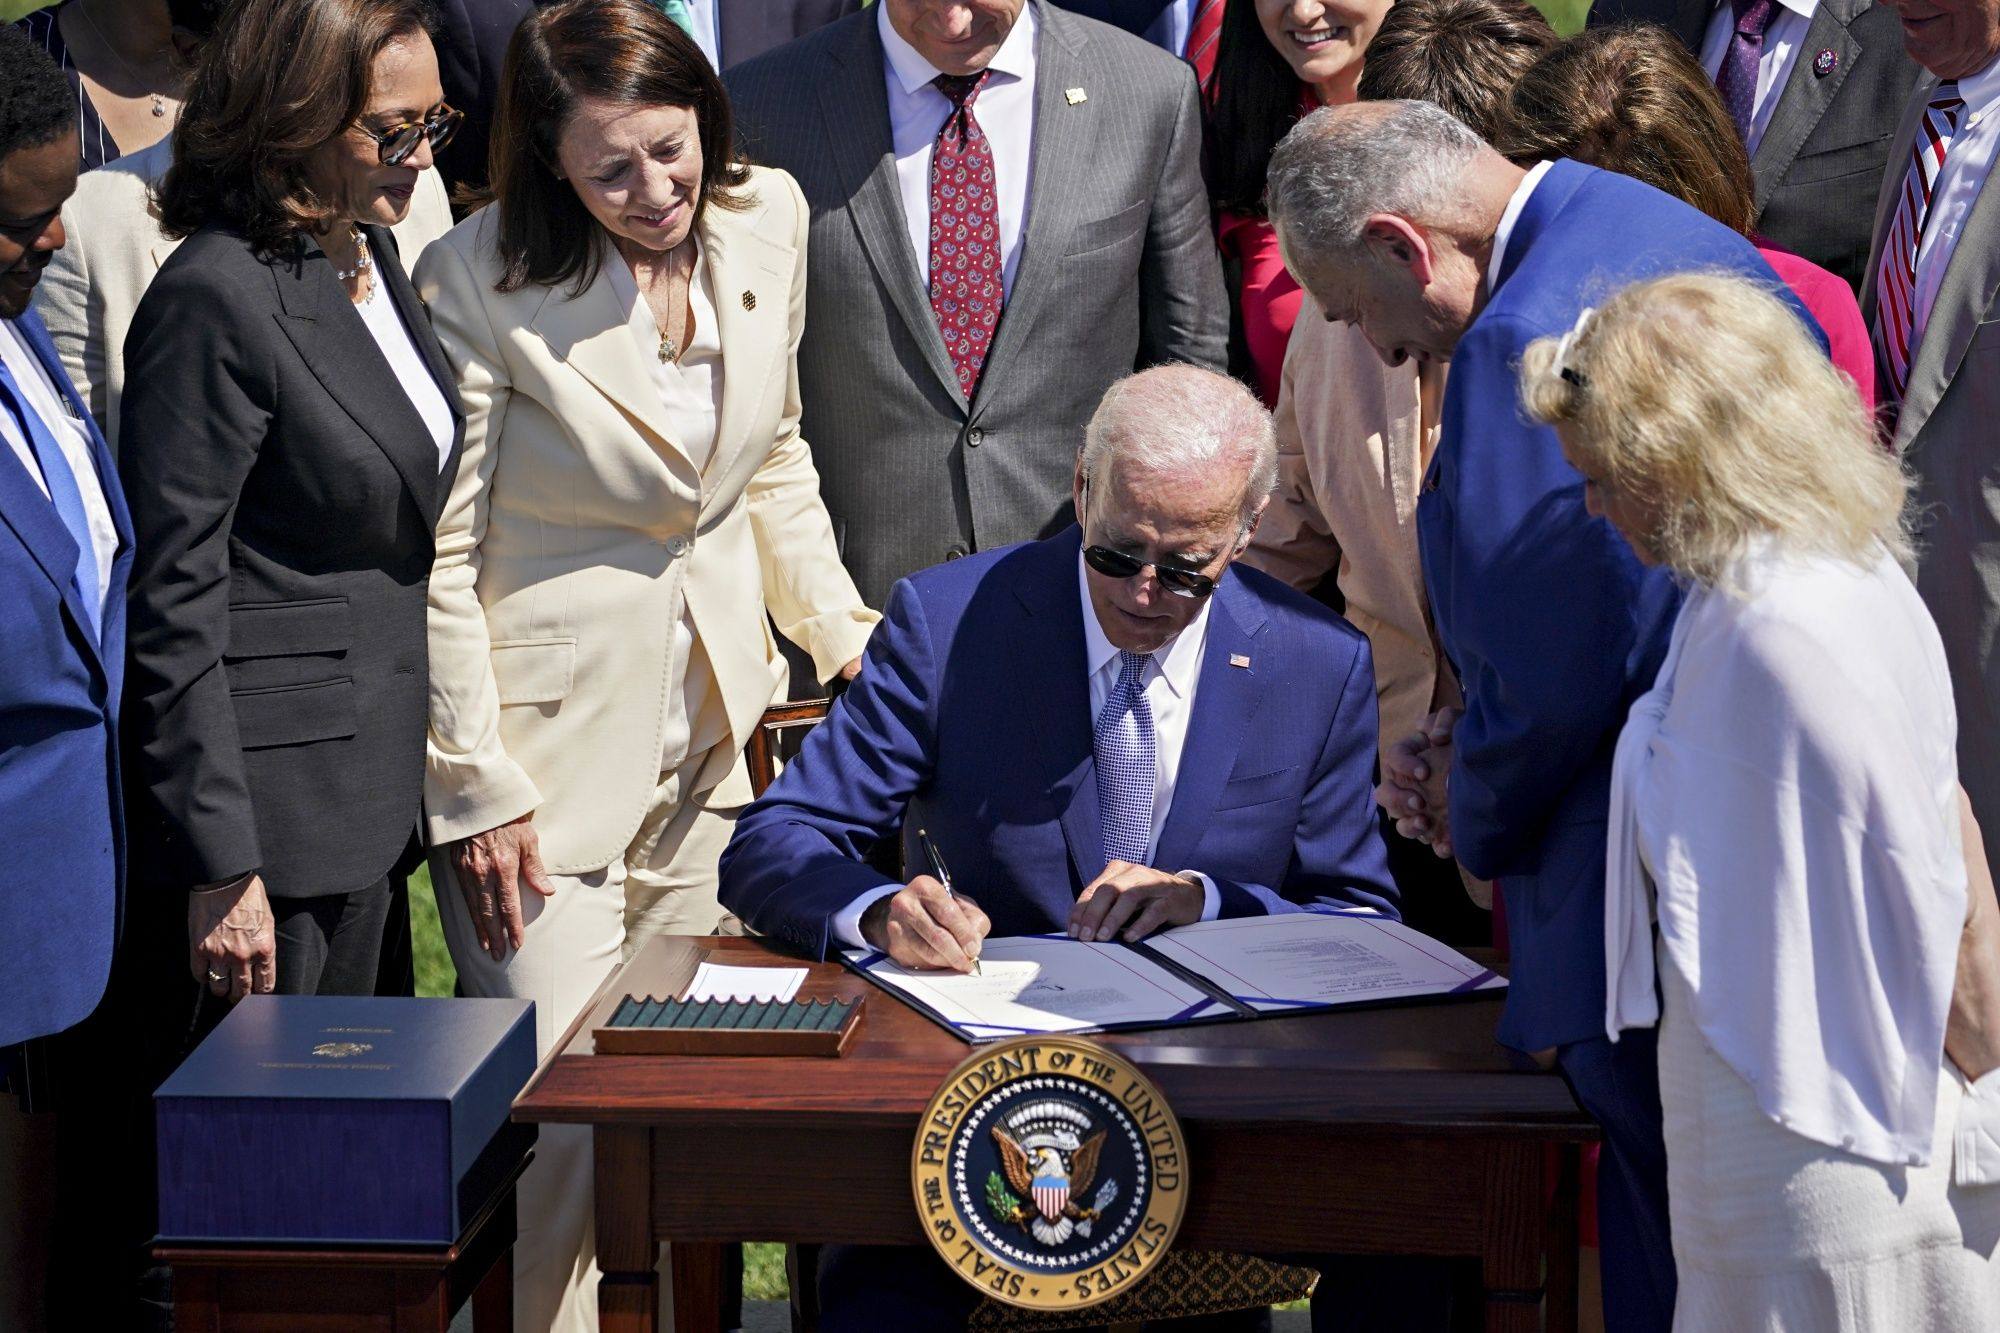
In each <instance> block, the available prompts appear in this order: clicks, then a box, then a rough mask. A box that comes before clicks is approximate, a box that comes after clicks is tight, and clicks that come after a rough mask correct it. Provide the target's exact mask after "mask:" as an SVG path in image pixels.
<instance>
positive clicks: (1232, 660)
mask: <svg viewBox="0 0 2000 1333" xmlns="http://www.w3.org/2000/svg"><path fill="white" fill-rule="evenodd" d="M1229 665H1231V666H1234V667H1247V666H1249V665H1250V654H1248V653H1231V654H1230V655H1229Z"/></svg>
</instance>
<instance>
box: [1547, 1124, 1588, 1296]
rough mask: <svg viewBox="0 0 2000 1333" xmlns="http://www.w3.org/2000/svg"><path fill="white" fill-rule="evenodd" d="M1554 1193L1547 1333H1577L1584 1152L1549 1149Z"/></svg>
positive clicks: (1570, 1145) (1573, 1146)
mask: <svg viewBox="0 0 2000 1333" xmlns="http://www.w3.org/2000/svg"><path fill="white" fill-rule="evenodd" d="M1552 1156H1553V1157H1554V1159H1555V1173H1556V1179H1555V1186H1556V1188H1555V1193H1554V1195H1553V1196H1552V1197H1551V1198H1550V1200H1549V1221H1548V1227H1549V1269H1548V1272H1549V1283H1548V1288H1549V1303H1548V1322H1547V1324H1546V1325H1545V1327H1546V1328H1547V1329H1548V1333H1576V1321H1577V1311H1578V1294H1577V1287H1576V1280H1577V1261H1578V1258H1579V1255H1578V1253H1577V1244H1578V1240H1577V1223H1576V1210H1577V1204H1578V1199H1577V1194H1578V1191H1579V1182H1580V1181H1581V1180H1582V1171H1583V1149H1582V1148H1580V1147H1578V1146H1577V1145H1576V1144H1574V1143H1564V1144H1560V1145H1558V1146H1557V1147H1556V1148H1555V1149H1553V1150H1552Z"/></svg>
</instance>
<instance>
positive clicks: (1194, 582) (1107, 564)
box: [1083, 546, 1215, 597]
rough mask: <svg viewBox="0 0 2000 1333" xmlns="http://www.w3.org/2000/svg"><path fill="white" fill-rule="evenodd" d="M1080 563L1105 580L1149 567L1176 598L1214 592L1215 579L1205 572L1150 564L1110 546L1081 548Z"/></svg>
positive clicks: (1139, 571)
mask: <svg viewBox="0 0 2000 1333" xmlns="http://www.w3.org/2000/svg"><path fill="white" fill-rule="evenodd" d="M1083 563H1084V564H1086V565H1089V566H1090V567H1091V568H1092V569H1094V570H1096V571H1097V572H1098V573H1100V574H1102V575H1104V577H1105V578H1108V579H1129V578H1132V577H1134V576H1136V575H1138V574H1142V573H1144V572H1145V571H1146V570H1149V569H1150V570H1152V571H1153V577H1154V578H1156V579H1158V580H1159V581H1160V586H1161V587H1162V588H1165V589H1166V590H1167V591H1168V592H1170V593H1172V594H1173V595H1174V596H1176V597H1206V596H1208V595H1209V594H1210V593H1212V592H1214V591H1215V580H1214V579H1212V578H1210V577H1209V576H1208V575H1206V574H1197V573H1195V572H1194V571H1193V570H1191V569H1176V568H1174V566H1172V565H1160V564H1150V563H1148V562H1147V561H1144V560H1141V559H1139V558H1138V557H1137V556H1131V555H1126V554H1125V553H1124V552H1123V551H1114V550H1112V549H1111V548H1110V547H1109V546H1086V547H1084V548H1083Z"/></svg>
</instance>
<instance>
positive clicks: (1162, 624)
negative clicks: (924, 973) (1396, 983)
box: [722, 365, 1395, 970]
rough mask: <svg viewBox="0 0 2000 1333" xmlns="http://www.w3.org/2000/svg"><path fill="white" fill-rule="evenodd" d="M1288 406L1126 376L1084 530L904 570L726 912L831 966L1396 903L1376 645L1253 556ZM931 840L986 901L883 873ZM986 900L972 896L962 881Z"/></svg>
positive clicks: (726, 872)
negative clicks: (996, 939) (1016, 941)
mask: <svg viewBox="0 0 2000 1333" xmlns="http://www.w3.org/2000/svg"><path fill="white" fill-rule="evenodd" d="M1273 448H1274V445H1273V443H1272V431H1271V423H1270V418H1269V415H1268V414H1267V413H1265V412H1264V411H1263V410H1262V409H1261V408H1260V407H1259V406H1258V405H1257V403H1256V401H1255V400H1254V399H1253V398H1252V397H1251V396H1250V395H1249V393H1248V392H1247V391H1246V390H1244V389H1243V388H1242V386H1241V385H1238V384H1237V383H1236V382H1235V381H1233V380H1230V379H1227V378H1225V377H1223V376H1220V375H1217V374H1215V373H1214V372H1212V371H1206V370H1200V369H1197V368H1195V367H1192V366H1185V365H1181V366H1163V367H1159V368H1156V369H1154V370H1150V371H1146V372H1143V373H1141V374H1139V375H1134V376H1131V377H1129V378H1127V379H1126V380H1124V381H1122V382H1120V383H1119V384H1117V385H1114V386H1113V388H1112V389H1111V391H1110V392H1109V393H1107V394H1106V395H1105V398H1104V402H1103V405H1102V406H1101V407H1099V409H1098V411H1097V414H1096V415H1095V416H1094V417H1093V418H1092V420H1091V424H1090V428H1089V432H1088V434H1087V436H1086V443H1085V445H1084V449H1083V453H1082V456H1081V458H1080V460H1079V463H1078V468H1077V473H1076V482H1075V498H1076V509H1077V517H1078V519H1079V521H1080V522H1081V523H1082V528H1081V530H1079V529H1077V528H1071V529H1069V530H1068V531H1066V532H1063V533H1060V534H1058V535H1057V536H1054V537H1051V538H1048V539H1047V540H1045V541H1040V542H1033V543H1027V544H1023V545H1018V546H1010V547H1004V548H1002V549H1000V550H996V551H988V552H982V553H981V554H979V555H977V556H971V557H967V558H966V559H963V560H958V561H953V562H949V563H947V564H943V565H939V566H936V567H933V568H931V569H928V570H924V571H922V572H920V573H918V574H915V575H913V576H911V577H910V578H908V579H905V580H903V581H901V582H899V583H898V584H897V585H896V587H895V589H894V591H893V592H892V593H891V594H890V597H889V605H888V609H887V612H886V619H885V620H884V621H883V624H882V626H881V627H880V628H879V629H877V630H876V632H875V635H874V638H873V639H872V640H871V641H870V644H869V648H868V655H867V658H866V665H865V666H864V668H863V670H862V673H861V675H860V677H859V678H858V679H857V680H856V681H855V683H854V685H853V686H852V687H851V688H850V689H849V690H848V691H847V694H846V696H845V697H844V698H843V699H842V700H841V702H840V704H839V705H838V706H837V707H836V708H835V709H834V711H833V714H832V716H831V717H830V718H828V720H827V722H826V723H825V724H824V725H823V726H821V727H819V728H818V729H817V730H816V731H815V732H814V733H813V735H812V736H811V737H810V739H808V741H807V742H806V745H805V749H804V752H803V753H802V754H801V755H800V756H799V759H798V761H797V762H796V763H794V764H793V765H792V766H791V767H790V768H789V769H788V770H787V771H786V772H785V774H784V776H783V777H781V778H780V779H779V781H778V782H777V784H776V785H775V786H773V787H772V789H771V790H770V791H769V792H768V793H767V794H766V795H765V796H764V798H763V799H762V800H760V801H758V802H757V803H756V804H755V805H753V806H751V807H750V808H749V809H748V810H746V811H745V812H744V814H743V817H742V819H741V820H740V821H739V822H738V824H737V828H736V834H735V836H734V837H733V838H732V839H731V841H730V845H729V848H728V850H727V851H726V852H725V853H724V854H723V858H722V900H723V903H724V905H726V906H727V907H728V908H729V909H730V910H731V911H733V912H735V913H736V914H737V915H739V916H741V917H742V918H743V919H744V920H745V921H746V922H747V923H749V925H750V926H751V927H752V928H754V929H756V930H758V931H760V932H762V933H764V934H767V935H772V936H775V937H778V938H780V939H783V940H786V941H787V942H789V943H791V944H794V945H796V946H797V947H799V948H800V949H801V950H803V951H805V952H806V953H808V954H811V955H812V956H814V957H823V956H825V954H826V953H827V952H828V950H830V949H833V948H838V947H840V946H841V945H842V944H843V943H845V944H848V945H853V946H859V945H861V944H862V943H863V941H864V940H865V941H867V942H869V943H871V944H874V945H876V946H877V947H882V948H886V949H888V951H889V952H890V953H891V955H892V956H894V957H896V958H898V960H899V961H904V962H908V963H911V964H913V965H917V966H927V967H954V968H959V969H961V970H963V969H965V968H968V967H970V965H971V960H972V958H973V957H975V956H976V954H977V950H978V941H979V939H981V938H983V937H984V935H985V934H986V933H987V931H988V930H989V929H990V930H991V931H993V932H995V933H998V934H1002V935H1020V934H1028V933H1032V932H1038V931H1050V930H1064V929H1070V930H1072V931H1073V933H1077V934H1084V933H1085V932H1088V933H1090V934H1091V935H1092V936H1094V937H1095V938H1099V939H1109V938H1111V936H1112V935H1113V934H1114V933H1117V934H1122V935H1124V936H1126V937H1128V938H1138V937H1140V936H1143V935H1146V934H1150V933H1152V932H1153V931H1154V930H1157V929H1160V928H1162V927H1164V926H1168V925H1180V924H1186V923H1189V922H1193V921H1197V920H1202V919H1205V918H1212V917H1215V916H1218V915H1219V916H1244V915H1249V914H1253V913H1263V912H1288V911H1297V910H1299V909H1300V907H1301V906H1302V905H1306V904H1310V903H1312V902H1314V901H1317V900H1327V901H1331V902H1338V903H1343V904H1349V905H1352V904H1365V905H1367V906H1371V907H1376V908H1380V909H1382V910H1384V911H1388V912H1391V913H1393V912H1394V911H1395V891H1394V890H1393V889H1392V888H1391V887H1389V885H1390V879H1389V876H1388V871H1387V869H1386V862H1385V856H1384V851H1383V847H1382V842H1381V839H1380V837H1379V836H1378V835H1377V833H1376V831H1375V829H1373V828H1371V827H1370V824H1369V816H1370V814H1371V813H1372V809H1371V805H1370V802H1369V799H1368V794H1369V792H1370V790H1371V786H1372V779H1371V777H1370V773H1371V769H1372V763H1373V759H1372V756H1371V754H1370V752H1369V746H1368V743H1367V737H1366V735H1365V734H1364V730H1363V729H1364V728H1365V727H1367V726H1368V725H1370V724H1371V720H1372V718H1373V717H1374V713H1375V701H1374V691H1373V689H1372V687H1371V686H1370V685H1369V681H1370V680H1371V679H1372V677H1371V676H1370V675H1369V674H1368V673H1369V671H1370V670H1371V667H1370V661H1369V655H1368V643H1367V640H1366V639H1364V638H1363V637H1362V636H1361V635H1360V634H1359V633H1357V632H1356V631H1355V630H1354V629H1353V628H1352V627H1350V626H1349V625H1348V624H1347V623H1346V622H1345V621H1343V620H1341V619H1340V618H1339V617H1337V616H1335V615H1333V614H1332V613H1330V612H1328V611H1326V610H1324V609H1323V608H1320V607H1318V606H1316V605H1315V604H1313V603H1311V602H1309V601H1308V600H1306V599H1305V598H1302V597H1298V596H1295V595H1294V594H1292V593H1291V592H1289V591H1288V590H1286V589H1285V588H1284V587H1283V586H1282V585H1280V584H1279V583H1277V582H1276V581H1275V580H1272V579H1269V578H1266V577H1265V576H1263V575H1261V574H1258V573H1256V572H1255V571H1253V570H1250V569H1248V568H1244V569H1240V570H1236V571H1233V572H1230V573H1227V574H1225V571H1226V570H1228V569H1229V566H1230V564H1231V562H1233V561H1234V560H1235V559H1236V557H1237V556H1238V555H1239V554H1240V553H1241V552H1242V550H1243V546H1244V544H1245V542H1247V540H1248V538H1249V535H1250V531H1251V529H1252V527H1253V526H1254V525H1255V523H1256V519H1257V516H1258V514H1260V513H1261V512H1262V510H1263V507H1264V503H1265V500H1266V498H1267V496H1268V495H1269V492H1270V475H1271V471H1272V468H1273V467H1274V462H1273V457H1274V455H1273V452H1272V451H1273ZM919 827H923V828H926V829H928V830H929V832H930V834H931V838H932V840H933V841H934V842H935V843H936V844H937V846H938V847H939V849H940V850H941V851H942V852H943V854H944V856H945V857H946V859H947V860H948V861H949V862H950V863H951V866H952V869H953V872H954V875H955V877H956V880H957V887H958V888H959V889H960V890H961V891H962V896H961V898H960V899H959V901H958V903H957V904H956V905H954V904H953V903H952V902H951V900H949V899H947V898H945V897H944V894H943V890H942V886H940V885H938V884H937V883H936V881H935V880H933V879H932V878H931V877H930V876H929V875H916V876H914V877H912V879H911V880H910V881H909V882H908V883H904V882H902V881H900V880H898V879H896V878H895V877H894V876H891V875H888V874H885V873H884V872H883V871H881V870H879V869H877V868H876V867H874V866H872V865H870V864H869V863H868V861H867V859H866V858H867V857H868V855H869V853H870V852H871V851H872V850H873V848H874V847H875V845H876V844H877V843H879V842H881V841H882V840H884V839H886V838H889V837H892V836H895V835H896V834H897V833H898V832H899V831H900V834H901V836H902V839H903V862H904V864H906V865H909V866H922V865H923V864H924V858H923V854H922V853H921V851H919V850H918V848H917V846H916V841H915V839H916V830H917V829H918V828H919ZM968 898H969V899H973V900H976V901H977V904H978V906H977V907H974V906H972V904H971V903H970V902H968V901H967V899H968Z"/></svg>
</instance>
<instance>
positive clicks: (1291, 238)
mask: <svg viewBox="0 0 2000 1333" xmlns="http://www.w3.org/2000/svg"><path fill="white" fill-rule="evenodd" d="M1489 151H1491V150H1490V149H1488V148H1487V145H1486V141H1485V140H1484V139H1482V138H1480V137H1479V136H1478V135H1477V134H1474V133H1473V132H1472V131H1471V130H1469V129H1467V128H1466V127H1465V125H1464V124H1463V123H1462V122H1460V121H1459V120H1457V119H1456V118H1454V117H1453V116H1452V115H1451V113H1450V112H1448V111H1445V110H1443V109H1442V108H1440V107H1439V106H1437V105H1436V104H1435V103H1431V102H1396V101H1388V102H1365V103H1358V104H1356V105H1353V106H1345V107H1321V108H1320V109H1319V110H1317V111H1315V112H1313V113H1312V114H1311V115H1309V116H1307V117H1306V118H1305V119H1303V120H1301V121H1300V122H1299V123H1298V124H1296V125H1294V126H1293V127H1292V129H1291V132H1290V133H1288V134H1287V135H1285V137H1284V139H1283V140H1282V141H1280V143H1279V144H1278V147H1277V150H1276V151H1275V152H1273V153H1272V154H1271V170H1270V176H1269V179H1268V183H1267V189H1268V191H1269V196H1268V200H1267V203H1268V205H1269V207H1270V212H1271V225H1272V226H1273V227H1274V228H1275V229H1276V230H1277V233H1278V244H1279V246H1280V248H1281V249H1282V250H1283V252H1284V254H1285V258H1286V260H1287V262H1288V263H1290V264H1291V265H1292V266H1293V272H1295V273H1296V272H1299V271H1300V266H1303V267H1304V269H1305V270H1307V271H1310V270H1313V269H1317V268H1318V267H1320V266H1321V265H1323V264H1325V263H1327V262H1328V261H1329V260H1337V259H1339V258H1341V257H1342V256H1343V255H1348V254H1352V253H1353V251H1354V250H1356V249H1357V248H1359V246H1360V245H1361V233H1362V228H1363V226H1364V225H1365V224H1366V223H1367V221H1368V219H1369V217H1370V216H1372V215H1373V214H1377V213H1389V214H1393V215H1395V216H1396V217H1400V218H1404V219H1406V220H1408V221H1410V222H1414V223H1416V224H1418V225H1420V226H1437V225H1439V224H1440V223H1444V222H1447V221H1449V220H1451V219H1452V218H1453V217H1454V216H1455V214H1456V213H1457V211H1458V210H1459V208H1460V207H1462V204H1461V201H1462V199H1463V197H1464V194H1465V190H1464V186H1463V181H1464V178H1465V173H1466V171H1467V169H1468V168H1470V167H1471V166H1472V164H1473V163H1474V162H1475V161H1476V160H1477V159H1478V158H1479V157H1480V156H1481V155H1482V154H1483V153H1486V152H1489Z"/></svg>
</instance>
